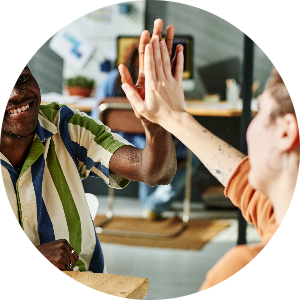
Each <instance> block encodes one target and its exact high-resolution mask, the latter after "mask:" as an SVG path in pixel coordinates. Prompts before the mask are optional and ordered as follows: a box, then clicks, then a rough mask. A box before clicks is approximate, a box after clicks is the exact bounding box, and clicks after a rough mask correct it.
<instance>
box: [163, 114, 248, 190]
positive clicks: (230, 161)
mask: <svg viewBox="0 0 300 300" xmlns="http://www.w3.org/2000/svg"><path fill="white" fill-rule="evenodd" d="M162 126H163V127H164V128H166V129H167V130H168V131H169V132H171V133H172V134H173V135H174V136H176V137H177V138H178V139H179V140H181V142H182V143H184V144H185V145H186V146H187V147H188V148H189V149H190V150H191V151H192V152H193V153H194V154H195V155H196V156H197V157H198V158H199V160H200V161H201V162H202V163H203V164H204V165H205V167H206V168H207V169H208V170H209V171H210V172H211V174H212V175H213V176H215V177H216V178H217V179H218V180H219V181H220V183H222V185H224V186H225V185H226V184H227V182H228V180H229V178H230V176H231V175H232V173H233V171H234V170H235V169H236V167H237V166H238V165H239V164H240V162H241V161H242V160H243V158H244V157H245V155H244V154H243V153H241V152H240V151H238V150H237V149H235V148H234V147H232V146H230V145H229V144H228V143H226V142H225V141H223V140H222V139H220V138H218V137H217V136H215V135H214V134H213V133H211V132H210V131H208V130H207V129H206V128H204V127H203V126H202V125H201V124H199V123H198V122H197V121H196V120H195V119H194V118H193V117H192V116H191V115H190V114H188V113H187V112H180V113H175V114H174V115H173V116H172V117H170V118H166V119H165V121H164V122H163V124H162Z"/></svg>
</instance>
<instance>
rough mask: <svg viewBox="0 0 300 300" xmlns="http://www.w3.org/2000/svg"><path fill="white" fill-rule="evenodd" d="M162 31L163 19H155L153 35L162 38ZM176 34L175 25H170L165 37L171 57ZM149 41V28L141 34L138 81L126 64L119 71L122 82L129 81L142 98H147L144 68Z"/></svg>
mask: <svg viewBox="0 0 300 300" xmlns="http://www.w3.org/2000/svg"><path fill="white" fill-rule="evenodd" d="M162 31H163V21H162V20H161V19H157V20H155V22H154V27H153V34H152V37H154V36H158V38H159V40H161V39H162ZM174 34H175V28H174V26H173V25H169V26H168V27H167V33H166V38H165V42H166V45H167V49H168V53H169V57H171V55H172V47H173V39H174ZM149 41H150V32H149V31H148V30H144V31H143V32H142V34H141V37H140V43H139V77H138V80H137V82H136V83H134V82H133V81H132V78H131V75H130V73H129V71H128V69H127V68H126V66H125V65H123V64H121V65H120V66H119V72H120V75H121V81H122V83H123V84H124V83H127V84H129V85H130V86H132V87H133V88H134V89H135V90H136V91H137V93H138V94H139V96H140V97H141V98H142V99H145V68H144V56H145V47H146V45H147V44H148V43H149Z"/></svg>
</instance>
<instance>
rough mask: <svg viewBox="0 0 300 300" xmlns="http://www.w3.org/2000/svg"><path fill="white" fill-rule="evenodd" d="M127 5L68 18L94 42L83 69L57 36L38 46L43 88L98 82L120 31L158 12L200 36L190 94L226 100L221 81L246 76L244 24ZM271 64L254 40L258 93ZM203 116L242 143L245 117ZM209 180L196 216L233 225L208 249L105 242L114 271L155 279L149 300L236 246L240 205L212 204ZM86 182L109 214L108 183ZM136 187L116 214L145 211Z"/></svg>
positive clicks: (147, 2) (196, 188)
mask: <svg viewBox="0 0 300 300" xmlns="http://www.w3.org/2000/svg"><path fill="white" fill-rule="evenodd" d="M125 4H126V5H127V6H126V5H125V6H124V5H120V4H116V5H112V6H108V7H104V8H102V9H99V10H97V11H94V12H91V13H90V14H88V15H85V16H83V17H82V18H80V19H78V20H75V21H74V22H73V23H72V24H69V25H68V27H69V28H71V29H72V30H75V31H76V32H78V33H79V34H80V35H81V36H83V37H84V38H85V39H86V40H87V41H90V42H91V43H92V44H93V45H94V47H95V49H94V52H93V54H92V55H91V57H90V58H89V59H88V61H87V62H86V64H85V65H84V66H83V67H82V68H77V67H76V66H74V65H72V64H71V63H70V62H68V61H66V60H64V59H63V58H62V57H61V56H59V55H58V54H57V53H55V52H54V51H53V50H51V48H50V47H49V44H50V42H51V38H50V39H49V40H48V41H47V42H46V43H45V44H44V45H42V46H41V48H40V49H38V51H37V52H36V53H35V55H34V56H33V57H32V59H31V60H30V62H29V63H28V65H29V68H30V69H31V71H32V73H33V74H34V76H35V77H36V79H37V81H38V83H39V86H40V89H41V93H42V94H46V93H50V92H56V93H59V94H65V93H66V90H65V86H64V79H66V78H68V77H71V76H76V75H84V76H87V77H90V78H93V79H94V80H95V82H96V85H98V84H99V83H100V82H101V81H102V80H103V79H104V78H105V76H106V75H107V71H108V70H111V69H113V68H115V67H116V59H117V37H118V36H122V35H123V36H124V35H126V36H139V35H140V34H141V32H142V31H143V30H144V29H147V30H149V31H150V32H152V29H153V22H154V20H155V19H157V18H161V19H163V21H164V32H163V33H164V34H165V31H166V27H167V25H168V24H173V25H174V26H175V29H176V34H177V35H186V36H191V37H192V38H193V56H192V58H193V73H192V80H193V88H192V89H191V88H188V89H186V90H185V96H186V98H187V99H202V98H203V97H204V96H205V95H207V94H214V93H220V95H221V100H224V99H223V95H224V94H223V91H220V89H219V90H214V86H217V83H218V82H219V81H220V80H222V81H224V78H225V77H229V78H234V79H235V80H236V81H237V82H238V83H239V84H241V83H242V80H243V79H242V64H243V59H244V58H243V47H244V34H243V33H242V32H241V31H240V30H239V29H237V28H236V27H234V26H232V25H231V24H230V23H228V22H226V21H224V20H222V19H220V18H219V17H217V16H215V15H213V14H210V13H208V12H206V11H203V10H201V9H198V8H195V7H191V6H186V5H183V4H179V3H174V2H167V1H163V2H161V1H153V0H143V1H134V2H127V3H125ZM104 62H109V64H108V65H109V68H108V69H107V68H106V70H103V69H102V70H101V65H102V64H103V63H104ZM271 68H272V63H271V62H270V60H269V59H268V57H267V56H266V55H265V54H264V53H263V52H262V50H261V49H260V48H259V47H258V46H257V45H254V70H253V71H254V76H253V80H258V81H259V82H260V86H259V88H258V90H257V92H256V93H257V94H256V96H258V95H259V94H260V93H261V92H262V90H263V88H264V85H265V83H266V81H267V79H268V77H269V74H270V70H271ZM208 79H209V80H208ZM201 123H202V124H203V125H204V126H206V127H208V128H209V129H210V130H211V131H212V132H213V133H215V134H217V135H218V136H220V137H221V138H223V139H225V140H226V141H227V142H228V143H230V144H232V145H233V146H235V147H237V148H238V147H239V124H240V119H239V118H230V120H229V119H226V120H225V119H224V118H223V119H222V118H202V119H201ZM203 180H207V182H211V183H212V184H215V183H216V182H215V181H214V178H211V177H210V175H209V174H208V172H206V173H205V170H203V169H202V168H201V166H200V170H198V173H197V176H195V178H194V181H193V189H192V201H193V205H192V211H193V209H194V213H193V214H192V217H193V218H203V216H204V217H205V218H212V219H213V218H219V219H228V220H230V222H231V226H230V228H229V229H228V230H225V232H223V233H222V234H221V235H220V236H217V238H216V239H214V240H213V241H212V242H211V243H208V245H207V246H205V247H204V248H203V249H202V250H201V251H185V250H168V249H155V248H145V247H129V246H120V245H110V244H103V251H104V255H105V258H106V263H107V265H108V271H109V272H111V273H113V274H122V275H132V276H140V277H147V278H149V282H150V289H149V294H148V296H147V297H146V299H163V298H173V297H179V296H184V295H188V294H191V293H195V292H197V290H198V288H199V287H200V285H201V283H202V282H203V280H204V278H205V274H206V272H207V271H208V270H209V269H210V268H211V267H212V266H213V265H214V263H215V262H216V261H217V260H218V259H219V258H220V257H221V256H222V255H223V254H224V253H225V252H226V251H227V250H229V249H230V248H231V247H233V246H234V245H236V237H237V222H236V211H235V210H234V209H232V208H230V207H228V209H224V208H218V207H215V208H205V207H204V206H203V203H202V199H201V193H200V190H201V189H202V185H201V184H202V182H203ZM83 184H84V188H85V190H86V192H90V193H93V194H96V195H97V196H98V198H99V201H100V203H101V204H100V210H101V213H104V212H105V209H106V196H107V192H108V188H107V186H106V185H105V184H104V183H103V182H102V180H101V179H94V178H89V179H86V180H84V181H83ZM137 187H138V186H137V183H136V182H132V183H130V185H129V186H128V187H126V188H125V189H124V190H121V191H120V190H118V191H116V196H117V201H116V211H115V214H116V215H130V216H140V212H141V208H140V205H139V202H138V200H137ZM181 204H182V195H181V196H180V195H179V197H178V203H175V206H176V205H177V206H180V205H181ZM100 210H99V211H100ZM247 230H248V237H247V241H248V242H255V241H257V240H258V237H257V235H256V234H255V231H253V228H252V227H251V226H250V227H248V228H247Z"/></svg>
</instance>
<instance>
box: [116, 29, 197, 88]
mask: <svg viewBox="0 0 300 300" xmlns="http://www.w3.org/2000/svg"><path fill="white" fill-rule="evenodd" d="M139 40H140V37H139V36H119V37H118V38H117V65H119V64H121V63H124V61H123V59H124V58H123V56H124V53H126V49H127V48H128V47H131V46H132V45H133V44H136V45H138V43H139ZM178 44H182V45H183V47H184V51H183V53H184V69H183V74H182V79H183V80H182V85H183V89H184V90H186V91H190V90H193V89H194V86H195V83H194V77H193V38H192V37H191V36H185V35H176V36H175V37H174V41H173V49H172V56H171V60H172V59H173V57H174V55H175V49H176V46H177V45H178Z"/></svg>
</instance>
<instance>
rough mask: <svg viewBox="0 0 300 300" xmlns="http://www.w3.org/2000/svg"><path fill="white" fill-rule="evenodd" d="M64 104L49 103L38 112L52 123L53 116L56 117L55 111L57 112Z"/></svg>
mask: <svg viewBox="0 0 300 300" xmlns="http://www.w3.org/2000/svg"><path fill="white" fill-rule="evenodd" d="M62 106H64V104H58V103H56V102H51V103H49V104H47V105H41V106H40V110H41V111H42V112H43V114H44V115H45V116H46V118H47V119H48V120H49V121H50V122H52V123H53V120H54V116H55V115H56V113H55V111H56V112H58V111H59V110H60V108H61V107H62Z"/></svg>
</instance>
